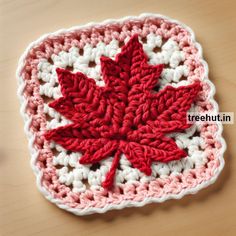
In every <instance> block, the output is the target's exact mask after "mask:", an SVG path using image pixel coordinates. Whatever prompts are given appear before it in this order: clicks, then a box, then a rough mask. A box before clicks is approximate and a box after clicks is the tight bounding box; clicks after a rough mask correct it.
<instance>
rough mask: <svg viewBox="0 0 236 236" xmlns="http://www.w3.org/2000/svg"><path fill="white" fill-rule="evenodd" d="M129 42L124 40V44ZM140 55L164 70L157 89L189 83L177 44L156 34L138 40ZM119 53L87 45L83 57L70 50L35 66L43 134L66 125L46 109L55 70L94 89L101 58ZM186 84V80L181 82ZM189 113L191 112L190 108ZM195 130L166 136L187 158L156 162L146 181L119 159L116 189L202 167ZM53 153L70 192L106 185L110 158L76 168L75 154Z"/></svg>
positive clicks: (53, 95) (115, 46) (55, 90)
mask: <svg viewBox="0 0 236 236" xmlns="http://www.w3.org/2000/svg"><path fill="white" fill-rule="evenodd" d="M128 40H129V38H126V40H125V43H126V42H127V41H128ZM143 47H144V51H145V52H146V54H147V55H148V58H149V63H150V64H154V65H156V64H165V69H164V70H163V72H162V75H161V78H160V80H159V84H160V89H162V88H163V87H164V86H165V85H167V84H168V85H172V86H174V87H177V86H181V85H187V84H189V83H191V82H190V81H188V80H186V79H187V77H188V74H189V68H188V67H187V66H186V65H184V63H183V62H184V60H185V54H184V52H183V51H181V49H180V47H179V46H178V44H177V43H176V42H175V41H173V40H171V39H169V40H168V41H164V42H162V38H161V37H160V36H157V35H155V34H149V35H148V36H147V38H146V39H145V40H143ZM119 52H120V47H119V42H118V41H116V40H113V41H111V42H110V43H109V44H108V45H106V44H105V43H103V42H99V43H98V44H97V45H96V47H93V46H91V45H90V44H87V45H86V46H85V47H84V48H83V51H81V50H79V48H76V47H71V48H70V50H69V51H68V52H65V51H61V52H60V53H59V54H58V55H55V54H54V55H52V56H51V58H50V60H46V59H41V61H40V62H39V64H38V71H39V72H38V78H39V80H40V84H41V85H40V94H41V95H42V96H43V97H44V98H45V104H44V112H45V113H46V114H47V129H53V128H56V127H59V126H63V125H65V124H68V123H70V121H68V120H66V119H65V118H64V117H63V116H61V114H59V113H57V112H56V111H55V110H54V109H52V108H50V107H49V106H48V105H47V103H46V101H47V102H49V101H51V100H54V99H57V98H59V97H61V92H60V88H59V85H58V81H57V75H56V72H55V69H56V68H57V67H60V68H67V69H70V70H72V71H73V72H77V71H80V72H83V73H84V74H86V75H88V77H91V78H93V79H94V80H95V81H96V83H97V85H99V86H104V82H103V80H102V78H101V75H100V57H101V55H105V56H108V57H111V58H113V59H114V58H115V55H116V54H117V53H119ZM183 78H185V79H183ZM192 109H196V107H193V108H192ZM199 130H200V127H196V126H195V125H193V126H192V127H191V128H190V129H188V130H186V132H184V133H176V134H172V135H171V136H172V137H173V138H174V139H175V140H176V143H177V145H178V146H179V147H180V148H182V149H185V150H186V151H187V153H188V156H187V157H186V158H184V159H182V160H180V161H172V162H169V163H168V164H164V163H160V162H155V163H153V164H152V175H151V176H149V177H147V176H145V174H143V173H141V172H140V171H139V170H138V169H135V168H132V167H131V164H130V163H129V161H128V160H127V159H126V158H125V155H122V157H121V160H120V166H119V168H118V169H117V170H116V184H117V185H119V184H122V183H134V182H136V181H139V182H148V181H150V180H151V179H155V178H165V177H167V176H169V175H175V174H179V173H182V172H184V171H186V170H189V169H194V168H197V167H200V166H204V165H205V163H207V154H206V152H204V147H205V142H204V139H203V138H202V137H201V136H200V133H199ZM51 148H52V150H53V151H54V157H53V165H54V166H55V167H56V168H57V175H58V177H59V181H60V182H61V183H62V184H65V185H67V186H70V187H71V189H72V191H73V192H83V191H85V190H86V189H87V188H91V189H97V188H101V182H102V181H103V180H104V179H105V175H106V173H107V172H108V171H109V169H110V165H111V162H112V157H111V158H108V159H105V160H103V161H101V162H100V163H99V164H96V165H81V164H80V163H79V161H78V160H79V158H80V156H81V154H80V153H71V152H68V151H66V150H65V149H63V148H62V147H61V146H60V145H57V144H55V143H52V144H51Z"/></svg>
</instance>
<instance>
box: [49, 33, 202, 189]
mask: <svg viewBox="0 0 236 236" xmlns="http://www.w3.org/2000/svg"><path fill="white" fill-rule="evenodd" d="M101 68H102V69H101V70H102V78H103V80H104V81H105V84H106V86H105V87H98V86H97V85H96V83H95V81H94V80H93V79H91V78H88V77H87V76H86V75H84V74H82V73H80V72H78V73H75V74H73V73H71V72H70V71H67V70H64V69H59V68H58V69H57V74H58V80H59V83H60V86H61V92H62V95H63V97H61V98H59V99H57V100H55V101H53V102H52V103H50V106H51V107H52V108H54V109H55V110H56V111H58V112H60V113H61V114H62V115H63V116H65V117H66V118H67V119H69V120H71V121H72V122H73V124H69V125H66V126H63V127H59V128H56V129H52V130H50V131H48V132H47V133H46V134H45V137H46V139H47V140H53V141H55V142H56V143H58V144H60V145H62V146H63V147H64V148H65V149H67V150H70V151H73V152H82V153H83V156H82V158H81V159H80V163H81V164H90V163H95V162H99V161H101V160H103V159H105V158H107V157H109V156H114V159H113V163H112V166H111V168H110V171H109V172H108V173H107V176H106V180H105V181H104V182H103V187H104V188H110V187H112V185H113V182H114V181H113V179H114V175H115V171H116V168H117V165H118V163H119V158H120V154H121V153H124V154H125V156H126V158H127V159H128V160H129V161H130V163H131V164H132V166H133V167H134V168H137V169H139V170H140V171H142V172H143V173H145V174H146V175H151V173H152V170H151V163H152V162H153V161H161V162H169V161H172V160H179V159H181V158H183V157H185V156H186V153H185V151H183V150H181V149H179V148H178V146H177V145H176V143H175V141H174V140H173V139H171V138H169V137H166V136H165V134H166V133H171V132H180V131H183V130H185V129H186V128H189V126H190V125H189V124H187V123H186V112H187V111H188V110H189V108H190V107H191V104H192V103H193V101H194V100H195V99H196V96H197V94H198V92H199V90H200V89H201V86H200V82H195V83H193V84H191V85H189V86H181V87H178V88H174V87H171V86H167V87H165V88H164V89H163V90H161V91H159V92H154V91H153V90H152V89H153V88H154V87H155V85H156V84H157V82H158V78H159V76H160V74H161V72H162V70H163V65H156V66H151V65H148V63H147V56H146V55H145V53H144V51H143V48H142V44H141V43H139V41H138V36H137V35H135V36H133V37H132V38H131V39H130V41H129V42H128V43H127V44H126V45H125V46H123V47H122V50H121V53H119V54H118V55H117V56H116V59H115V60H114V61H113V60H112V59H110V58H107V57H101Z"/></svg>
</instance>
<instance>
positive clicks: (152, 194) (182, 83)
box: [17, 14, 225, 215]
mask: <svg viewBox="0 0 236 236" xmlns="http://www.w3.org/2000/svg"><path fill="white" fill-rule="evenodd" d="M132 42H134V45H136V46H135V47H139V50H138V51H139V52H141V53H143V57H140V58H144V59H143V60H144V64H147V65H148V67H149V69H148V67H147V68H146V69H145V70H144V71H149V70H150V71H151V72H150V71H149V72H148V73H147V74H148V76H147V77H145V76H144V77H143V76H140V77H139V76H137V78H139V79H137V80H136V79H133V80H132V79H131V81H132V82H130V83H132V86H128V87H126V86H122V85H123V84H122V83H123V82H122V83H121V84H120V82H121V81H126V80H119V83H116V82H117V79H115V80H111V76H112V77H114V78H123V77H122V76H124V78H126V77H125V75H124V74H123V71H121V69H120V68H119V67H117V66H116V63H117V57H119V56H117V55H122V53H124V51H125V48H127V45H130V44H133V43H132ZM140 45H141V46H142V47H140ZM135 47H134V48H135ZM135 55H136V54H135ZM120 57H122V56H120ZM101 58H102V59H101ZM100 59H101V60H100ZM128 64H129V63H128ZM161 65H163V66H161ZM108 67H112V69H107V68H108ZM122 68H124V67H122ZM125 68H126V67H125ZM134 68H135V70H134V71H135V73H137V74H138V73H143V72H142V71H141V72H139V71H136V69H137V70H138V68H140V67H139V66H137V65H135V66H134ZM150 68H152V69H150ZM123 70H125V69H123ZM121 72H122V73H121ZM154 75H155V76H154ZM17 78H18V80H19V90H18V94H19V97H20V100H21V104H22V106H21V113H22V115H23V117H24V120H25V132H26V133H27V136H28V138H29V146H30V151H31V166H32V168H33V170H34V173H35V174H36V178H37V185H38V188H39V190H40V191H41V192H42V193H43V195H44V196H45V197H46V198H47V199H48V200H50V201H51V202H53V203H55V204H56V205H57V206H59V207H60V208H62V209H65V210H68V211H70V212H72V213H74V214H77V215H86V214H91V213H95V212H99V213H103V212H105V211H108V210H111V209H121V208H124V207H129V206H143V205H145V204H147V203H150V202H163V201H165V200H167V199H171V198H176V199H179V198H181V197H183V196H184V195H186V194H193V193H196V192H197V191H198V190H200V189H202V188H204V187H206V186H208V185H209V184H211V183H213V182H214V181H215V180H216V178H217V176H218V175H219V173H220V171H221V170H222V168H223V166H224V160H223V153H224V150H225V143H224V140H223V138H222V135H221V134H222V125H221V123H216V124H193V125H192V126H191V127H189V126H188V125H187V124H186V120H185V118H186V116H185V115H186V111H187V110H190V111H193V112H194V111H197V112H202V111H208V112H211V111H212V112H217V111H218V105H217V103H216V102H215V100H214V98H213V95H214V93H215V89H214V86H213V84H212V83H211V82H210V81H209V79H208V67H207V64H206V62H205V61H204V60H203V59H202V49H201V46H200V45H199V44H198V43H197V42H196V41H195V38H194V34H193V32H192V30H191V29H189V28H188V27H186V26H184V25H183V24H181V23H180V22H178V21H174V20H172V19H169V18H166V17H164V16H161V15H155V14H143V15H141V16H139V17H127V18H124V19H120V20H108V21H105V22H103V23H100V24H95V23H91V24H88V25H86V26H81V27H74V28H71V29H68V30H60V31H58V32H55V33H52V34H48V35H45V36H42V37H41V38H40V39H39V40H37V41H35V42H33V43H32V44H31V45H30V46H29V47H28V48H27V50H26V52H25V53H24V54H23V56H22V58H21V59H20V62H19V68H18V70H17ZM131 78H132V77H131ZM134 78H136V77H135V76H134ZM129 79H130V78H129ZM142 79H143V80H142ZM149 81H150V83H149ZM198 81H200V83H199V82H198ZM113 82H114V83H113ZM74 85H75V86H74ZM200 85H201V86H200ZM80 86H81V87H80ZM121 87H122V91H123V90H125V91H126V92H128V91H129V92H130V93H131V92H133V91H136V89H137V91H138V92H137V95H136V93H131V94H132V96H131V97H133V99H131V100H132V101H135V102H134V103H131V104H132V106H131V107H130V106H127V104H128V103H127V101H125V102H124V100H125V99H127V98H129V96H128V97H127V96H123V93H122V92H121V91H120V90H119V89H120V88H121ZM77 88H80V89H79V94H80V95H81V97H79V98H78V97H76V96H77V95H76V96H75V97H74V99H72V100H73V105H72V103H71V102H70V101H71V100H69V99H67V100H65V98H69V97H73V94H74V91H76V89H77ZM73 89H74V90H73ZM144 90H145V92H144ZM68 91H69V93H70V96H69V95H68V96H67V95H66V94H67V92H68ZM89 91H90V92H89ZM105 91H109V92H107V93H105ZM113 91H115V92H113ZM173 91H175V92H173ZM177 91H178V93H179V94H178V96H177V95H176V94H175V93H177ZM140 92H141V93H140ZM166 92H167V93H166ZM71 93H72V94H71ZM76 94H77V93H76ZM103 94H106V99H105V100H104V99H103V98H102V96H101V95H103ZM140 94H142V95H140ZM144 94H145V95H144ZM147 94H149V95H148V96H147ZM109 96H110V97H109ZM136 96H137V97H136ZM139 96H140V97H139ZM143 96H144V97H145V99H143ZM157 96H159V97H160V98H161V97H162V96H163V97H165V99H163V101H162V99H159V100H155V99H154V100H155V102H154V104H155V105H154V106H153V100H152V99H151V98H154V97H157ZM185 96H186V97H185ZM147 98H149V99H147ZM184 98H185V99H184ZM81 99H83V102H81ZM179 99H181V102H180V100H179ZM60 101H63V103H62V104H63V105H62V104H61V105H60ZM160 101H162V102H160ZM167 101H169V102H167ZM175 101H176V102H177V104H178V106H177V107H178V108H177V109H176V110H171V112H170V113H168V112H166V113H165V110H166V111H169V107H171V106H169V105H170V104H171V103H172V102H175ZM194 101H195V103H193V102H194ZM149 102H150V104H149ZM116 103H118V104H117V106H114V104H116ZM123 103H124V104H125V106H124V107H122V106H123V105H122V104H123ZM169 103H170V104H169ZM85 104H86V105H85ZM95 104H99V108H101V109H95V107H96V105H95ZM100 104H103V105H100ZM109 104H110V105H109ZM111 104H112V105H111ZM147 104H148V105H147ZM160 104H163V106H164V107H162V108H161V109H162V110H163V112H164V113H165V114H166V116H162V118H161V119H159V118H158V119H157V120H158V121H156V120H155V119H156V118H157V117H158V114H159V113H158V112H160V111H158V112H157V109H158V107H159V109H160V106H156V105H160ZM165 104H168V106H167V107H165ZM191 104H192V106H191ZM74 108H75V110H76V109H78V111H80V112H77V110H76V111H74V110H73V109H74ZM102 108H107V109H108V108H109V109H110V110H112V109H113V111H112V112H111V111H110V112H107V110H106V111H104V110H103V109H102ZM90 109H91V110H90ZM181 109H182V110H181ZM119 111H121V112H123V113H124V114H128V113H129V112H130V114H131V115H132V118H130V119H129V117H127V119H126V120H127V123H124V120H125V119H124V117H125V115H124V114H123V113H122V115H121V114H120V113H118V114H117V113H116V112H119ZM177 111H178V112H177ZM161 113H162V112H160V114H161ZM167 113H168V114H167ZM105 114H107V115H110V114H115V115H111V116H108V117H107V119H105V120H104V119H103V118H104V115H105ZM99 115H101V117H100V116H99ZM95 116H96V119H95V120H96V121H94V117H95ZM97 116H99V117H100V118H97ZM114 117H115V118H114ZM170 117H172V118H173V119H171V120H169V119H170ZM163 120H164V121H165V122H164V123H163ZM81 121H83V122H81ZM85 121H86V122H85ZM87 121H88V122H87ZM130 121H132V122H130ZM177 121H178V122H177ZM106 122H107V123H106ZM145 122H148V125H149V126H150V127H151V128H152V129H150V130H147V127H146V126H145ZM152 122H153V123H152ZM88 124H89V125H88ZM121 124H122V125H121ZM123 124H125V125H123ZM80 125H83V126H84V129H81V127H80ZM143 126H144V128H142V127H143ZM65 127H78V130H77V131H78V132H77V131H76V132H74V131H73V132H70V133H69V134H68V136H70V137H71V135H72V134H73V135H74V136H76V139H75V140H77V141H76V142H75V143H73V142H71V141H68V140H64V141H65V142H64V141H62V140H63V136H64V138H65V135H66V134H67V133H66V132H61V133H60V132H59V134H60V135H59V136H58V135H55V134H58V133H57V132H58V131H60V130H63V129H65ZM99 127H103V128H102V130H100V128H99ZM104 127H105V128H104ZM122 127H125V128H124V130H125V131H122V132H120V131H121V130H123V128H122ZM103 129H104V130H103ZM86 131H87V133H85V132H86ZM106 131H107V132H106ZM144 131H145V132H144ZM149 131H150V132H154V131H155V135H154V136H155V138H153V137H152V138H153V139H152V138H150V136H149ZM180 131H181V132H180ZM147 133H148V137H147V138H146V137H145V135H146V134H147ZM45 134H46V137H47V139H48V140H47V139H46V138H45ZM91 134H92V135H93V136H95V137H99V139H96V140H100V141H95V140H93V141H91V142H90V141H88V142H87V141H86V140H84V139H83V142H84V144H86V145H77V144H78V143H79V144H80V142H79V138H80V137H83V138H84V137H89V135H91ZM127 134H129V135H127ZM157 134H158V135H159V136H158V137H156V135H157ZM97 135H98V136H97ZM101 135H102V137H103V138H104V139H109V140H110V139H111V137H112V136H114V137H115V139H113V141H114V142H113V141H112V142H113V143H115V144H114V146H112V145H111V143H112V142H111V143H110V141H109V142H105V143H103V142H101V139H100V137H101ZM106 135H107V136H106ZM109 135H110V136H109ZM128 136H129V137H131V138H133V139H135V140H136V141H137V139H138V142H137V145H135V147H134V148H133V146H132V145H133V144H132V145H130V143H127V142H126V141H127V137H128ZM117 140H119V143H120V142H121V141H122V142H123V144H124V143H127V144H126V145H121V147H122V148H121V149H119V148H117V147H118V144H117ZM124 140H126V141H124ZM150 140H152V141H150ZM163 141H164V142H163ZM165 141H166V142H165ZM152 142H153V144H154V143H155V145H153V146H152V144H150V143H152ZM141 143H142V144H145V145H146V144H148V145H147V146H148V148H147V149H146V147H145V148H143V145H141ZM73 144H76V145H73ZM90 144H92V145H90ZM109 145H111V146H112V147H116V148H114V150H113V151H111V150H112V148H107V146H109ZM154 146H155V147H154ZM164 146H165V148H164ZM83 147H86V148H84V150H82V149H83ZM93 147H98V148H97V149H96V150H95V149H93ZM137 147H138V149H136V148H137ZM157 147H158V150H159V149H162V148H163V150H162V151H163V152H162V154H163V155H159V154H160V153H158V155H154V154H156V151H153V148H154V149H155V148H156V149H157ZM80 148H81V149H80ZM104 148H107V149H106V150H109V152H108V153H106V152H104V150H105V149H104ZM118 149H119V150H120V151H119V152H117V150H118ZM133 150H138V151H137V152H136V153H134V152H133ZM170 150H171V151H172V150H174V152H176V153H179V155H171V151H170ZM86 152H88V153H87V154H89V155H86ZM96 152H98V154H99V155H98V154H95V153H96ZM158 152H159V151H158ZM167 152H169V153H168V155H167ZM117 153H118V154H119V155H118V154H117ZM164 153H165V154H164ZM115 154H116V155H115ZM84 156H85V157H84ZM157 156H159V157H163V158H162V160H160V159H159V160H157V159H155V158H154V157H157ZM184 156H186V157H185V158H183V157H184ZM99 157H104V159H103V158H102V160H99ZM144 157H150V159H145V158H144ZM168 157H169V158H170V159H168ZM172 158H173V159H176V160H171V159H172ZM154 159H155V160H154ZM93 160H94V161H93ZM98 160H99V161H98ZM164 161H166V162H164ZM80 162H81V163H80ZM107 175H108V177H107ZM113 176H115V178H114V179H113ZM106 180H107V181H106ZM103 183H105V184H104V186H102V185H103ZM109 186H113V187H112V188H108V187H109ZM104 187H105V188H104Z"/></svg>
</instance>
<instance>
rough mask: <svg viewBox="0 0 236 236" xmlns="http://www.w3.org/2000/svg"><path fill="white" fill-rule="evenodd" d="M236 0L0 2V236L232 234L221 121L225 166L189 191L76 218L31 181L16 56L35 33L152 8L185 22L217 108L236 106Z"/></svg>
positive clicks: (230, 175) (231, 161)
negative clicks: (194, 191)
mask: <svg viewBox="0 0 236 236" xmlns="http://www.w3.org/2000/svg"><path fill="white" fill-rule="evenodd" d="M235 11H236V2H235V1H233V0H232V1H229V0H225V1H211V0H201V1H200V0H199V1H192V0H186V1H184V0H183V1H174V0H173V1H167V0H166V1H158V0H119V1H113V0H108V1H104V0H98V1H91V0H85V1H82V0H77V1H76V0H74V1H69V0H68V1H56V0H44V1H39V0H23V1H19V0H0V29H1V31H0V191H1V193H0V235H6V236H11V235H20V236H21V235H22V236H27V235H57V236H60V235H79V236H84V235H85V236H89V235H91V236H93V235H94V236H95V235H96V236H100V235H102V236H106V235H110V236H116V235H124V236H126V235H129V236H133V235H135V236H138V235H142V236H146V235H147V236H153V235H155V236H156V235H165V236H168V235H175V236H178V235H181V236H183V235H188V236H189V235H191V236H194V235H207V236H211V235H213V236H218V235H236V145H235V143H236V128H235V125H225V129H224V137H225V139H226V142H227V146H228V149H227V152H226V153H225V160H226V165H225V168H224V170H223V172H222V174H221V175H220V177H219V179H218V180H217V182H216V183H215V184H214V185H212V186H210V187H209V188H207V189H205V190H202V191H200V192H199V193H198V194H197V195H194V196H186V197H184V198H183V199H182V200H179V201H175V200H171V201H168V202H165V203H164V204H151V205H147V206H145V207H143V208H131V209H125V210H122V211H111V212H108V213H106V214H103V215H98V214H95V215H92V216H85V217H76V216H74V215H72V214H70V213H67V212H64V211H62V210H60V209H59V208H57V207H56V206H54V205H53V204H51V203H49V202H48V201H47V200H46V199H44V197H43V196H42V195H41V194H40V193H39V191H38V190H37V188H36V186H35V177H34V175H33V172H32V171H31V168H30V165H29V158H30V156H29V151H28V148H27V140H26V137H25V134H24V132H23V121H22V118H21V116H20V115H19V102H18V99H17V96H16V89H17V81H16V79H15V70H16V67H17V61H18V59H19V57H20V55H21V54H22V52H23V51H24V49H25V48H26V46H27V45H28V44H29V43H30V42H31V41H33V40H35V39H37V38H38V37H39V36H40V35H42V34H44V33H47V32H52V31H55V30H57V29H60V28H66V27H70V26H74V25H80V24H84V23H87V22H90V21H102V20H104V19H106V18H120V17H122V16H125V15H138V14H140V13H142V12H153V13H160V14H164V15H167V16H170V17H172V18H175V19H178V20H180V21H182V22H184V23H185V24H187V25H189V26H190V27H191V28H192V29H193V30H194V31H195V33H196V36H197V40H198V41H199V42H200V43H201V44H202V46H203V49H204V57H205V59H206V60H207V61H208V63H209V67H210V79H211V80H212V81H213V83H214V84H215V85H216V89H217V94H216V99H217V101H218V103H219V105H220V109H221V111H228V112H234V111H235V110H236V104H235V99H236V82H235V81H236V63H235V62H236V56H235V55H236V39H235V38H236V16H235Z"/></svg>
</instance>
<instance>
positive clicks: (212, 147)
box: [20, 17, 222, 209]
mask: <svg viewBox="0 0 236 236" xmlns="http://www.w3.org/2000/svg"><path fill="white" fill-rule="evenodd" d="M151 32H152V33H154V34H156V35H160V36H162V37H163V38H164V39H168V38H172V39H173V40H174V41H176V42H177V43H178V44H179V46H180V48H181V49H182V50H183V51H184V52H185V57H186V58H187V59H186V60H185V62H184V64H185V65H187V66H188V67H189V68H190V73H189V76H188V78H187V80H188V81H194V80H195V79H196V78H200V79H201V80H204V79H205V78H203V77H204V76H205V68H204V65H203V64H202V63H201V61H200V60H199V54H198V53H199V52H198V49H197V48H196V47H195V45H194V44H193V42H192V40H191V35H190V34H189V32H188V31H187V30H186V29H184V28H182V27H180V26H179V25H177V24H175V23H172V22H169V21H168V20H164V19H162V18H160V17H146V18H145V17H144V18H140V19H139V20H132V19H128V20H126V21H124V22H122V23H120V22H116V23H111V24H107V25H106V24H105V25H98V26H95V27H93V28H91V27H88V28H86V27H85V28H83V29H78V30H73V31H71V32H68V31H67V32H62V33H59V34H58V35H51V36H50V35H49V36H48V37H47V38H45V39H44V40H43V41H41V42H40V44H38V45H35V46H34V47H33V48H31V50H30V51H29V53H28V55H27V57H26V59H25V61H24V66H23V67H22V70H21V72H20V74H21V77H22V78H23V80H24V83H25V87H24V90H23V93H22V95H23V96H24V97H25V99H26V100H27V106H26V109H25V111H26V113H27V114H28V116H29V117H30V118H31V124H30V125H29V130H30V132H31V133H32V134H33V135H34V136H35V140H34V144H33V146H34V148H35V149H36V150H37V151H38V152H39V155H38V157H37V161H36V163H35V165H36V166H37V167H38V169H39V170H40V172H41V173H42V176H41V183H40V184H41V185H42V186H43V187H44V188H45V189H46V190H47V191H48V192H49V193H50V194H51V196H52V197H53V198H55V199H59V200H60V203H61V204H64V205H66V206H68V207H71V208H78V209H88V208H95V207H96V208H104V207H105V206H106V205H118V204H120V203H122V202H125V201H130V200H131V201H132V202H141V201H143V200H144V199H145V198H149V197H151V198H162V197H163V196H166V195H171V194H179V193H180V192H181V191H183V189H191V188H194V187H196V186H197V185H199V184H201V183H203V182H206V181H209V180H210V179H211V178H212V177H213V176H214V175H215V172H216V170H217V169H218V167H219V165H220V161H219V158H218V155H219V154H220V149H221V148H222V143H221V141H220V140H216V138H217V137H216V136H215V135H216V133H217V130H218V126H217V125H216V124H215V125H204V126H203V127H202V128H201V130H200V135H201V136H202V137H203V138H204V140H205V143H206V152H207V156H208V162H207V165H206V166H202V167H200V168H195V169H191V170H189V171H186V172H185V173H182V174H179V175H177V176H174V175H173V176H169V177H167V178H165V179H160V178H159V179H156V180H154V181H150V183H140V182H139V183H136V184H122V185H120V186H116V187H115V190H114V191H107V190H93V191H92V190H86V191H85V192H84V193H73V192H72V191H71V189H70V188H69V187H68V186H66V185H64V184H61V183H60V182H59V180H58V177H57V175H56V168H55V167H54V166H53V165H52V159H53V153H52V150H51V149H50V147H49V144H48V142H47V141H45V139H44V137H43V135H42V134H43V133H44V132H45V130H46V116H45V114H44V112H43V103H44V100H43V98H42V97H41V96H40V93H39V86H40V83H39V80H38V69H37V67H38V63H39V61H40V60H41V59H47V60H50V58H51V55H52V54H56V55H57V54H58V53H59V52H60V51H62V50H64V51H68V50H69V49H70V48H71V47H72V46H76V47H78V48H80V49H82V48H83V47H84V46H85V45H86V43H90V44H92V45H93V46H96V45H97V43H98V42H100V41H102V42H104V43H107V44H108V43H109V42H110V41H111V40H112V39H116V40H118V41H119V42H120V43H121V44H122V43H123V41H124V39H126V38H127V37H129V36H131V35H133V34H139V36H140V37H141V38H144V39H145V38H146V36H147V35H148V34H150V33H151ZM203 82H204V83H203V88H204V89H203V91H202V93H201V95H200V98H201V100H200V101H199V102H198V103H197V105H198V107H199V110H200V111H203V110H204V111H209V110H215V107H214V104H212V103H211V102H210V100H208V99H207V98H208V97H209V94H210V93H211V92H212V91H211V87H210V85H209V83H208V82H207V81H203Z"/></svg>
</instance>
